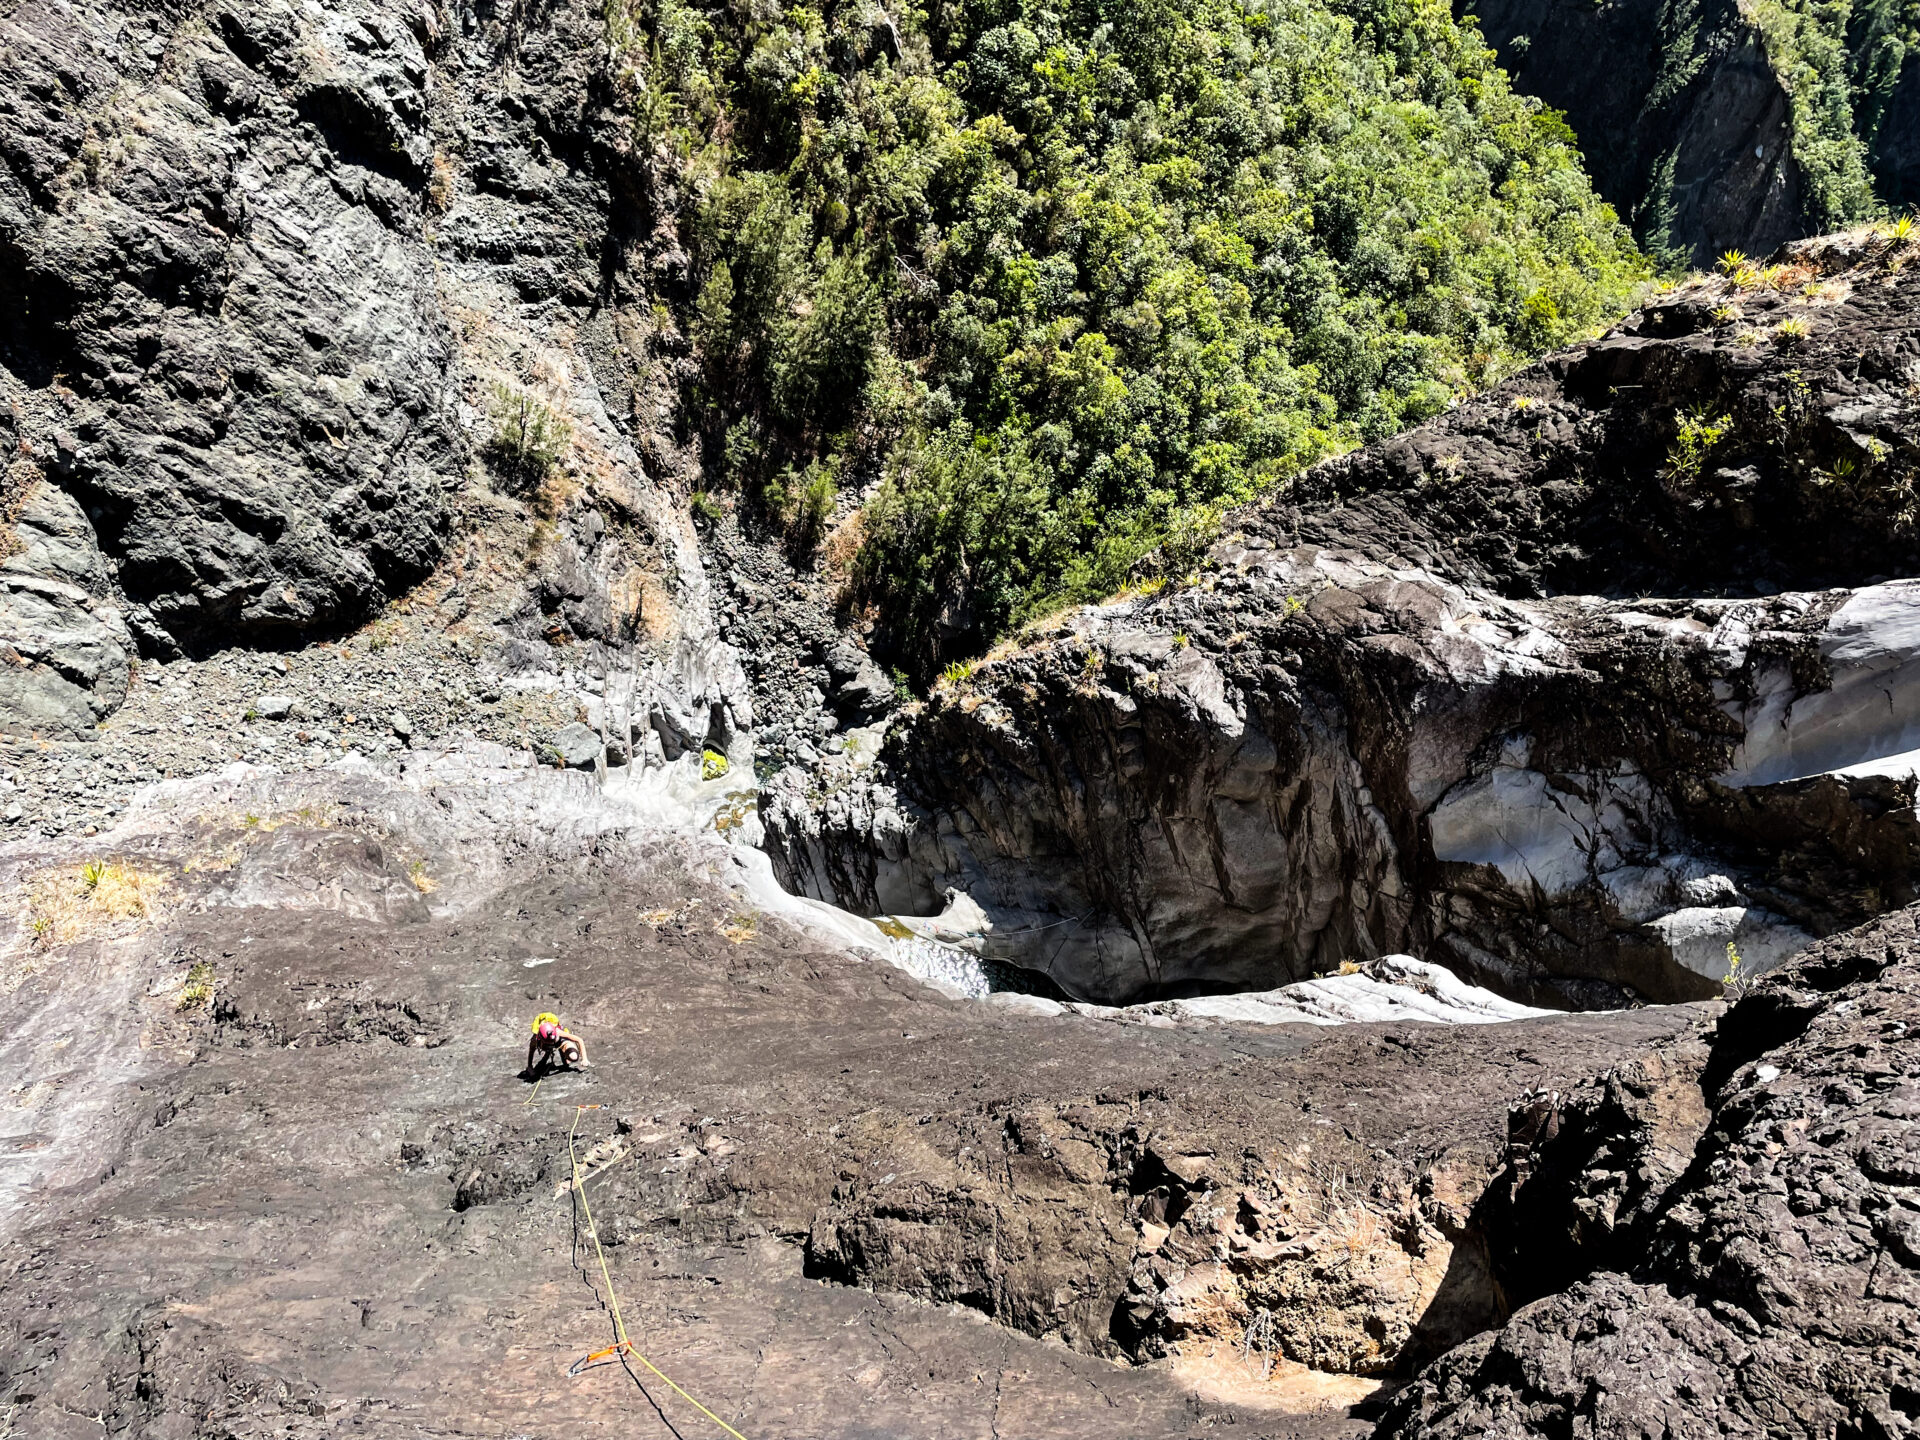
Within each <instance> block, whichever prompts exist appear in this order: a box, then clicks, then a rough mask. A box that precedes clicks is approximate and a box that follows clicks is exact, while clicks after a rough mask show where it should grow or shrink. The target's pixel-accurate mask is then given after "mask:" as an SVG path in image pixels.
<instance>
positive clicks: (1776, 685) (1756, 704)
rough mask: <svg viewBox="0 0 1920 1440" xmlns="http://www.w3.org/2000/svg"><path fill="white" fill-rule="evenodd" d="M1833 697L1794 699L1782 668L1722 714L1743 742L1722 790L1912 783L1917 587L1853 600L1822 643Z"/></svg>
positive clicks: (1867, 592) (1918, 682) (1918, 664)
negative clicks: (1842, 780)
mask: <svg viewBox="0 0 1920 1440" xmlns="http://www.w3.org/2000/svg"><path fill="white" fill-rule="evenodd" d="M1819 653H1820V657H1821V658H1822V659H1823V660H1824V661H1825V662H1826V663H1827V666H1828V668H1829V671H1830V672H1831V675H1832V679H1833V683H1832V686H1831V688H1829V689H1826V690H1818V691H1815V692H1814V693H1812V694H1808V695H1799V694H1796V693H1795V691H1794V684H1793V680H1792V677H1791V675H1790V674H1789V673H1788V671H1787V669H1786V667H1785V666H1783V665H1776V666H1772V667H1770V668H1768V669H1767V670H1766V671H1765V672H1764V673H1763V674H1762V675H1761V676H1760V677H1759V679H1758V681H1757V683H1756V687H1755V688H1756V691H1757V693H1756V694H1755V695H1754V697H1753V699H1752V700H1751V701H1749V702H1747V703H1745V704H1744V705H1742V704H1739V703H1737V702H1729V703H1728V704H1727V705H1726V707H1725V708H1726V709H1727V711H1728V713H1730V714H1732V715H1733V716H1734V717H1735V718H1736V719H1738V720H1740V721H1741V723H1742V724H1743V725H1744V726H1745V727H1746V740H1745V742H1744V743H1743V744H1742V745H1741V746H1740V748H1739V751H1738V752H1737V754H1736V757H1735V760H1734V764H1733V768H1732V769H1730V770H1729V771H1728V772H1727V773H1726V775H1725V776H1723V777H1722V783H1724V784H1727V785H1733V786H1740V787H1746V786H1756V785H1776V784H1780V783H1783V782H1785V781H1790V780H1803V779H1806V778H1808V777H1810V776H1814V775H1823V774H1842V775H1849V776H1861V775H1869V774H1912V773H1914V772H1915V770H1916V769H1920V765H1916V763H1915V762H1916V758H1917V757H1915V755H1914V754H1913V752H1915V751H1920V581H1913V580H1896V581H1893V582H1891V583H1889V584H1885V585H1873V586H1869V587H1868V588H1866V589H1864V590H1858V591H1855V592H1854V594H1853V595H1852V596H1851V597H1849V598H1848V600H1847V602H1846V603H1845V604H1844V605H1842V606H1841V607H1840V608H1839V609H1838V610H1836V611H1834V613H1833V615H1832V617H1831V618H1830V619H1829V620H1828V621H1827V625H1826V630H1825V632H1824V633H1823V634H1822V635H1821V637H1820V644H1819Z"/></svg>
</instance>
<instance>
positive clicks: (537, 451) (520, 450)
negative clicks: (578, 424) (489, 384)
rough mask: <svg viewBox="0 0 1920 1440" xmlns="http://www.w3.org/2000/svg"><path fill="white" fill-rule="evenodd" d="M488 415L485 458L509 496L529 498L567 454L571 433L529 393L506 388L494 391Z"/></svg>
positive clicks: (497, 387) (501, 387)
mask: <svg viewBox="0 0 1920 1440" xmlns="http://www.w3.org/2000/svg"><path fill="white" fill-rule="evenodd" d="M488 411H489V414H490V416H491V418H492V421H493V433H492V435H491V436H490V437H489V438H488V440H487V444H486V455H487V459H488V461H489V463H491V464H492V466H493V469H494V473H495V474H497V475H498V476H499V477H500V479H501V481H502V482H503V483H504V484H505V485H506V487H507V489H508V490H509V491H510V492H511V493H512V494H515V495H520V496H526V495H530V494H532V493H533V492H534V491H535V490H538V489H539V488H540V486H541V484H542V483H544V482H545V481H546V479H547V477H548V476H549V475H551V474H552V473H553V470H554V467H555V466H557V465H558V464H559V463H560V459H561V457H562V456H564V455H565V454H566V453H567V447H568V445H569V444H570V443H571V442H572V439H573V432H572V429H571V428H570V427H569V426H568V424H567V422H566V421H565V420H564V419H562V418H561V417H560V416H559V415H558V414H556V413H555V412H554V410H553V408H552V407H551V406H549V405H548V404H547V403H546V402H545V401H543V400H541V399H540V398H539V397H538V396H536V395H535V394H534V393H533V392H532V391H530V390H522V389H516V388H514V387H512V386H509V385H495V386H494V387H493V398H492V400H491V402H490V404H489V405H488Z"/></svg>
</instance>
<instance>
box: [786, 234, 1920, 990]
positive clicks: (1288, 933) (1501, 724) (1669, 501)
mask: <svg viewBox="0 0 1920 1440" xmlns="http://www.w3.org/2000/svg"><path fill="white" fill-rule="evenodd" d="M1813 258H1814V259H1817V260H1821V262H1822V263H1830V264H1831V265H1832V266H1833V267H1834V270H1835V273H1837V274H1839V275H1842V276H1850V275H1854V274H1858V275H1859V276H1860V281H1859V286H1858V289H1857V292H1856V294H1857V298H1856V299H1853V300H1850V301H1848V302H1847V303H1846V304H1843V305H1840V306H1836V307H1831V308H1829V309H1827V310H1825V311H1824V312H1823V314H1822V318H1821V321H1820V323H1821V324H1822V325H1823V326H1826V327H1827V329H1826V330H1825V331H1823V333H1822V335H1821V336H1820V338H1819V339H1817V340H1815V341H1813V342H1812V343H1810V344H1809V345H1807V346H1806V347H1804V348H1801V349H1795V350H1791V351H1786V352H1781V351H1775V352H1772V353H1771V354H1768V355H1754V354H1753V353H1752V347H1751V346H1749V345H1745V344H1743V343H1742V342H1741V341H1740V340H1739V338H1738V336H1737V335H1736V334H1734V333H1732V332H1731V331H1730V329H1726V328H1722V327H1720V326H1719V324H1718V322H1716V321H1714V320H1712V318H1711V315H1712V312H1713V310H1714V309H1715V307H1716V300H1717V293H1716V292H1715V290H1714V287H1713V286H1712V285H1709V286H1706V287H1702V292H1701V293H1699V294H1697V295H1688V296H1682V297H1679V298H1677V299H1676V300H1673V301H1670V302H1666V304H1665V306H1664V308H1661V309H1657V310H1651V311H1648V312H1646V313H1645V314H1643V315H1641V316H1639V317H1636V318H1635V319H1634V320H1633V321H1632V322H1631V323H1630V324H1629V325H1627V326H1625V327H1623V331H1622V333H1620V334H1617V335H1614V336H1611V337H1608V338H1606V339H1603V340H1601V341H1598V342H1596V343H1594V344H1592V345H1590V346H1588V347H1585V348H1583V349H1581V350H1576V351H1574V352H1570V353H1569V354H1566V355H1563V356H1558V357H1555V358H1553V359H1552V360H1549V361H1548V362H1545V363H1544V364H1543V365H1542V366H1540V367H1537V368H1536V369H1535V370H1533V371H1531V372H1529V373H1528V374H1527V375H1525V376H1523V377H1522V378H1521V379H1520V380H1518V381H1516V382H1515V383H1514V385H1513V386H1512V387H1510V389H1508V390H1507V391H1504V392H1501V393H1498V394H1494V395H1490V396H1488V397H1486V398H1484V399H1482V400H1479V401H1476V402H1474V403H1472V404H1470V405H1464V406H1461V407H1460V408H1459V409H1458V410H1456V411H1455V412H1453V413H1452V414H1451V415H1449V416H1448V417H1446V418H1444V419H1442V420H1438V421H1435V422H1433V423H1432V424H1430V425H1428V426H1425V427H1422V428H1421V429H1419V430H1416V431H1413V432H1411V433H1410V434H1408V435H1406V436H1402V437H1399V438H1397V439H1394V440H1391V441H1387V442H1384V443H1382V444H1380V445H1378V446H1374V447H1372V448H1370V449H1368V450H1366V451H1363V452H1359V453H1357V454H1356V455H1354V456H1350V457H1347V458H1345V459H1343V460H1340V461H1337V462H1333V463H1331V464H1329V465H1328V466H1325V467H1322V469H1320V470H1319V471H1317V472H1315V473H1314V474H1313V475H1312V476H1310V477H1309V479H1308V480H1307V481H1306V482H1305V483H1304V484H1303V486H1302V487H1301V489H1300V490H1299V492H1297V493H1296V494H1295V495H1294V496H1292V497H1289V498H1288V499H1285V500H1281V501H1276V502H1270V503H1267V504H1262V505H1256V506H1252V507H1249V508H1248V509H1246V510H1243V511H1241V512H1239V513H1238V514H1236V515H1234V516H1231V517H1229V519H1228V520H1227V522H1226V525H1225V528H1226V530H1227V531H1228V532H1229V533H1228V534H1227V535H1226V537H1225V538H1223V539H1222V540H1221V541H1219V542H1218V543H1217V544H1216V545H1215V546H1214V547H1213V549H1212V551H1211V554H1210V555H1209V557H1208V561H1207V563H1206V566H1205V570H1204V574H1203V578H1202V580H1201V583H1199V584H1197V585H1191V586H1185V587H1175V588H1173V589H1170V590H1168V591H1166V592H1164V593H1162V594H1159V595H1155V596H1152V597H1150V598H1146V599H1140V598H1134V599H1124V600H1119V601H1116V602H1112V603H1109V604H1106V605H1102V606H1091V607H1086V608H1084V609H1082V610H1080V611H1077V612H1075V613H1073V614H1071V615H1069V616H1068V617H1066V618H1064V619H1063V620H1062V621H1060V622H1059V623H1057V624H1055V625H1053V626H1052V627H1051V628H1049V629H1048V630H1046V631H1044V632H1040V633H1038V634H1035V635H1033V636H1032V637H1031V638H1030V643H1028V644H1027V645H1026V646H1025V647H1024V648H1022V649H1019V650H1016V651H1014V652H1013V653H1012V654H1010V655H1008V656H1007V657H1006V658H1004V659H1000V660H997V661H995V662H993V663H991V664H984V665H982V666H981V667H980V668H979V669H978V670H977V671H976V672H975V673H974V675H973V676H972V678H971V679H970V680H969V681H968V682H966V683H964V684H962V685H959V686H956V687H948V688H945V689H943V690H941V691H938V692H936V694H935V695H934V697H933V698H932V700H931V701H930V702H929V704H928V706H927V707H926V710H925V711H924V713H922V714H920V715H918V716H915V717H911V718H909V719H907V720H905V721H903V722H902V723H901V724H899V725H897V726H896V727H895V729H894V730H893V732H892V734H891V735H890V738H889V740H888V743H887V747H886V749H885V750H884V752H883V753H882V756H881V759H880V763H879V765H878V766H877V767H875V768H874V769H873V770H871V771H860V770H857V769H856V770H852V771H849V772H847V773H846V774H845V777H844V779H843V780H842V781H841V782H840V783H823V781H822V777H820V776H808V775H806V774H804V773H803V772H799V771H789V772H786V773H785V774H783V775H782V776H781V777H778V778H776V780H775V781H774V783H773V784H772V785H771V786H770V787H769V788H768V790H767V792H766V793H765V795H764V797H763V811H764V818H765V820H766V827H767V834H768V842H769V845H770V847H771V848H772V849H773V850H774V852H775V856H776V863H777V865H778V866H779V867H780V868H781V871H782V873H783V875H784V876H786V877H787V878H788V879H789V880H790V881H791V883H792V884H793V885H794V886H795V887H797V888H799V889H801V890H803V891H804V892H806V893H808V894H813V895H817V896H821V897H834V898H838V899H839V900H840V901H841V903H844V904H846V905H848V906H850V907H851V908H856V909H864V910H866V911H868V912H869V913H872V912H877V911H887V912H894V913H902V914H924V913H926V912H927V911H929V910H930V909H933V908H937V906H938V900H939V897H940V896H941V895H942V894H943V893H944V892H945V891H946V890H947V889H948V888H949V887H953V888H957V889H960V890H962V891H965V892H966V893H968V894H969V895H971V896H972V898H973V900H974V901H976V902H977V903H978V904H979V905H980V906H981V907H982V908H983V909H984V910H985V911H986V912H987V914H988V916H989V918H990V921H991V926H990V929H989V932H988V935H987V938H986V942H985V943H986V946H987V949H988V953H989V954H991V955H994V956H995V957H996V958H1000V959H1004V960H1007V961H1010V962H1011V963H1015V964H1019V965H1024V966H1027V967H1029V968H1033V969H1039V970H1043V971H1045V972H1046V973H1048V974H1049V975H1050V976H1052V977H1053V979H1054V980H1055V981H1056V982H1057V983H1059V984H1060V985H1061V986H1062V987H1063V988H1065V989H1066V990H1067V991H1068V992H1069V993H1071V994H1073V995H1075V996H1077V997H1082V998H1089V999H1100V1000H1107V1001H1124V1000H1137V999H1141V998H1148V997H1156V996H1167V995H1179V994H1183V993H1192V992H1193V991H1195V990H1205V989H1228V990H1233V989H1263V988H1267V987H1269V986H1272V985H1275V984H1278V983H1282V982H1285V981H1288V980H1297V979H1303V978H1306V977H1307V975H1309V974H1311V973H1313V972H1315V971H1320V970H1325V969H1329V968H1332V967H1334V966H1337V965H1339V964H1341V963H1343V962H1345V961H1348V960H1358V959H1367V958H1371V957H1373V956H1377V955H1380V954H1384V953H1388V952H1390V951H1409V952H1411V953H1414V954H1418V955H1423V956H1425V957H1426V958H1429V959H1438V960H1442V961H1444V962H1445V963H1446V964H1448V965H1450V966H1452V967H1453V968H1455V969H1456V970H1458V971H1460V972H1461V973H1463V974H1466V975H1468V976H1469V977H1471V978H1473V979H1474V980H1476V981H1477V982H1479V983H1482V984H1486V985H1490V986H1492V987H1494V988H1496V989H1500V990H1503V991H1504V992H1506V993H1507V994H1509V995H1513V996H1515V997H1517V998H1521V999H1525V1000H1528V1001H1529V1002H1530V1003H1536V1004H1550V1005H1569V1004H1571V1005H1593V1004H1615V1003H1620V1002H1621V1001H1622V1000H1624V999H1626V998H1628V997H1629V996H1631V995H1638V996H1641V997H1644V998H1648V999H1655V1000H1677V999H1688V998H1702V997H1706V996H1709V995H1712V994H1714V993H1716V992H1717V990H1718V987H1719V982H1720V981H1721V980H1722V979H1723V978H1724V977H1725V976H1726V975H1728V974H1729V973H1732V972H1734V970H1735V960H1736V957H1737V959H1738V962H1739V969H1738V973H1739V974H1742V975H1747V974H1754V973H1758V972H1760V971H1763V970H1765V969H1766V968H1768V967H1770V966H1773V965H1776V964H1778V963H1779V962H1780V961H1781V960H1782V959H1784V958H1785V957H1786V956H1788V955H1790V954H1792V953H1793V952H1794V951H1796V950H1797V949H1799V948H1801V947H1803V946H1805V945H1806V944H1807V943H1809V941H1810V940H1811V939H1812V938H1813V937H1814V936H1815V935H1819V934H1828V933H1832V932H1834V931H1836V930H1839V929H1843V928H1846V927H1848V926H1851V925H1854V924H1858V923H1860V922H1861V921H1862V920H1864V919H1866V918H1868V917H1869V916H1870V915H1872V914H1874V913H1876V912H1877V911H1879V910H1881V909H1884V908H1886V907H1887V906H1890V905H1897V904H1901V903H1905V902H1906V901H1907V900H1909V899H1911V898H1913V897H1914V895H1915V894H1916V889H1915V875H1916V865H1917V864H1920V848H1917V845H1920V822H1916V819H1915V798H1916V796H1917V795H1920V729H1916V727H1915V725H1914V723H1913V721H1912V716H1913V714H1914V713H1916V712H1915V704H1916V703H1920V695H1909V687H1910V686H1913V685H1916V684H1920V623H1917V622H1920V584H1916V583H1915V582H1911V581H1885V580H1884V576H1885V575H1886V574H1888V573H1896V574H1897V573H1913V572H1914V571H1916V570H1920V562H1917V557H1916V556H1915V554H1914V550H1915V536H1914V532H1913V527H1912V524H1911V523H1910V521H1908V522H1901V523H1900V524H1896V525H1893V526H1888V525H1886V524H1884V523H1883V520H1882V518H1877V517H1882V516H1883V512H1882V511H1881V510H1880V509H1879V508H1878V507H1879V506H1880V505H1881V504H1882V503H1883V499H1882V494H1883V492H1882V491H1880V490H1879V489H1878V488H1877V487H1878V486H1881V485H1886V486H1890V487H1894V488H1895V489H1897V487H1898V485H1899V484H1901V483H1903V482H1902V480H1901V478H1900V477H1902V476H1905V475H1910V474H1911V473H1912V468H1913V466H1914V464H1915V459H1916V456H1920V444H1917V441H1920V435H1917V434H1916V431H1915V429H1914V426H1913V422H1912V418H1911V413H1910V411H1909V410H1908V409H1907V407H1906V406H1905V403H1904V401H1903V400H1902V399H1900V396H1901V395H1904V393H1905V391H1904V387H1905V384H1906V383H1907V382H1906V381H1905V379H1904V377H1905V375H1906V373H1907V371H1906V368H1905V367H1907V366H1908V365H1911V364H1916V363H1920V326H1916V296H1917V295H1920V291H1917V290H1916V287H1915V286H1914V285H1913V283H1912V282H1911V281H1910V280H1909V279H1907V278H1906V277H1905V276H1904V274H1902V275H1901V276H1899V277H1897V278H1893V279H1891V281H1889V280H1888V279H1887V278H1884V277H1881V276H1879V275H1878V274H1877V267H1876V269H1875V273H1874V278H1872V279H1869V278H1868V276H1869V272H1868V271H1866V270H1856V269H1855V268H1854V265H1855V260H1856V259H1857V256H1854V255H1850V254H1846V253H1838V254H1834V255H1830V256H1826V257H1825V258H1824V259H1823V258H1822V256H1821V255H1819V254H1815V255H1814V256H1813ZM1789 388H1790V389H1791V390H1792V392H1793V394H1794V396H1795V397H1796V398H1795V399H1794V401H1793V403H1792V405H1791V406H1783V405H1782V404H1781V402H1780V401H1779V399H1778V397H1779V396H1780V395H1781V394H1783V393H1785V391H1786V390H1787V389H1789ZM1709 411H1710V412H1711V413H1716V414H1717V413H1722V412H1724V413H1725V414H1726V415H1727V417H1728V419H1727V424H1726V426H1725V436H1726V438H1725V440H1724V442H1716V453H1715V455H1714V457H1713V460H1712V464H1713V465H1715V466H1718V467H1719V468H1717V469H1712V470H1711V471H1710V472H1709V470H1708V469H1707V467H1706V466H1703V467H1702V473H1701V474H1700V475H1698V476H1696V477H1694V478H1692V479H1690V480H1683V479H1682V478H1680V477H1677V476H1676V475H1675V473H1674V470H1673V466H1672V462H1671V460H1670V458H1669V457H1670V455H1671V453H1672V450H1673V446H1674V444H1675V438H1674V437H1675V430H1676V427H1677V426H1678V425H1679V424H1680V420H1679V417H1680V416H1682V415H1683V414H1693V413H1696V412H1698V413H1708V412H1709ZM1854 454H1857V455H1860V456H1862V457H1871V456H1874V455H1878V456H1881V457H1882V460H1881V461H1878V462H1872V463H1877V464H1884V466H1885V469H1884V472H1875V473H1876V475H1877V476H1879V477H1880V478H1877V479H1875V480H1874V481H1873V482H1871V483H1868V484H1863V485H1861V486H1859V487H1857V488H1855V489H1852V490H1850V491H1847V492H1842V491H1837V490H1835V489H1834V488H1833V486H1832V485H1831V484H1830V483H1829V482H1828V481H1827V480H1826V478H1825V476H1826V474H1828V473H1833V472H1829V471H1827V470H1825V469H1824V468H1823V467H1826V466H1833V467H1836V468H1837V471H1838V473H1859V472H1858V470H1857V465H1858V463H1860V462H1856V461H1854V460H1848V459H1845V457H1846V456H1848V455H1854ZM1828 457H1831V458H1828ZM1723 462H1724V463H1723ZM1843 462H1844V463H1843ZM1848 466H1854V467H1855V469H1854V470H1853V471H1851V472H1849V471H1848V470H1847V467H1848ZM1600 477H1606V478H1605V479H1604V480H1603V479H1602V478H1600ZM1728 477H1731V478H1728ZM1884 493H1885V494H1886V495H1889V496H1890V495H1891V494H1892V493H1893V491H1892V490H1888V491H1886V492H1884ZM1875 572H1878V574H1876V573H1875ZM1868 581H1874V582H1878V583H1866V582H1868ZM1756 582H1762V583H1756ZM1623 588H1624V589H1629V590H1630V592H1631V593H1636V594H1639V595H1643V596H1657V595H1665V596H1669V597H1672V598H1668V599H1652V598H1647V599H1636V600H1632V601H1628V600H1623V599H1605V598H1601V597H1600V596H1599V595H1596V594H1594V593H1592V592H1595V591H1606V590H1612V591H1616V592H1617V591H1618V590H1620V589H1623ZM1762 590H1764V591H1765V592H1766V593H1765V594H1761V593H1758V592H1761V591H1762Z"/></svg>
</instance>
